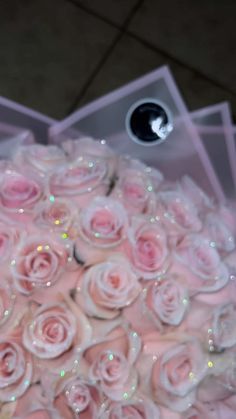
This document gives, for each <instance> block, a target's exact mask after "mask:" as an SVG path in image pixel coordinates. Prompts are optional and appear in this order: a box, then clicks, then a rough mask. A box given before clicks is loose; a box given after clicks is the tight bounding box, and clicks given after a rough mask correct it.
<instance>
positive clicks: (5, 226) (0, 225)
mask: <svg viewBox="0 0 236 419" xmlns="http://www.w3.org/2000/svg"><path fill="white" fill-rule="evenodd" d="M20 235H21V231H20V230H19V228H18V227H16V226H15V225H11V224H9V223H6V222H4V221H2V220H0V261H1V266H2V265H3V263H4V262H6V261H7V262H9V259H10V257H12V253H13V252H14V248H15V246H16V244H17V243H18V241H19V240H20Z"/></svg>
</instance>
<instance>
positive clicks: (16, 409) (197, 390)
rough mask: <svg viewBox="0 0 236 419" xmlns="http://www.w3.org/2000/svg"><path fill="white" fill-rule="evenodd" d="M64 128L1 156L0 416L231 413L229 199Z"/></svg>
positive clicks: (235, 353) (161, 418) (59, 418)
mask: <svg viewBox="0 0 236 419" xmlns="http://www.w3.org/2000/svg"><path fill="white" fill-rule="evenodd" d="M72 138H73V133H72V134H71V137H70V136H68V139H66V138H63V141H62V142H61V144H60V145H58V144H57V145H56V144H53V145H52V144H51V145H49V146H46V145H43V144H39V143H32V144H28V145H25V144H23V145H19V146H18V147H16V148H14V150H12V152H11V156H10V158H9V159H8V160H7V159H5V160H4V161H2V163H1V164H0V268H1V269H0V272H1V281H0V419H10V418H12V419H235V418H236V282H235V281H236V279H235V278H236V245H235V243H236V217H235V212H234V210H233V209H232V206H230V205H228V204H227V203H223V202H220V200H219V199H217V198H216V197H215V196H214V195H213V194H212V195H211V194H210V193H209V189H208V188H207V187H206V188H205V189H206V191H207V192H206V191H205V189H204V187H202V185H198V183H197V182H196V181H195V180H194V179H195V178H194V176H193V173H189V170H190V169H189V170H188V171H186V173H185V172H184V170H185V169H184V168H182V167H180V166H181V162H180V166H179V167H177V166H178V165H177V166H176V164H177V163H176V160H178V159H175V157H174V156H172V161H171V164H172V165H173V166H175V170H176V173H178V175H176V176H175V177H174V178H173V176H172V177H170V178H169V177H168V170H169V168H167V170H165V167H164V166H165V165H163V164H162V165H161V162H160V167H159V166H158V164H156V167H155V168H154V167H152V165H151V164H150V165H146V164H145V163H144V162H141V161H140V160H138V158H140V155H139V154H138V155H137V156H136V155H134V154H133V157H134V158H132V157H129V156H127V155H125V156H123V155H119V154H118V153H116V152H115V151H114V150H113V149H112V148H110V147H108V146H107V145H106V142H105V141H104V140H101V141H99V140H96V141H95V140H93V139H92V138H87V137H84V138H81V139H78V138H76V139H72ZM101 138H102V137H101ZM0 149H1V147H0ZM146 150H147V148H146ZM123 151H124V150H123ZM167 151H168V150H167ZM190 151H191V150H190ZM169 152H170V151H168V153H169ZM175 152H177V149H176V150H175ZM123 154H124V153H123ZM144 154H145V153H144ZM150 154H151V153H150ZM131 155H132V153H131ZM191 158H192V157H191V152H189V162H190V166H191V164H192V163H191V162H192V160H191ZM144 161H145V156H144ZM153 161H154V160H153ZM182 163H183V167H184V165H185V163H186V161H185V160H184V161H183V162H182ZM167 166H168V164H167ZM163 169H164V170H163ZM182 169H183V170H182Z"/></svg>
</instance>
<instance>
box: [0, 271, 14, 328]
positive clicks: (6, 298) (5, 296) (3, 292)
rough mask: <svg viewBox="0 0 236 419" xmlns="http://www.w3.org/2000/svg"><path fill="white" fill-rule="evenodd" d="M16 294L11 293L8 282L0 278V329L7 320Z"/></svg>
mask: <svg viewBox="0 0 236 419" xmlns="http://www.w3.org/2000/svg"><path fill="white" fill-rule="evenodd" d="M15 298H16V296H15V295H14V294H13V292H12V289H11V287H10V285H9V283H8V282H7V281H6V280H4V279H3V278H1V282H0V330H2V326H3V325H5V323H6V322H7V321H8V319H9V317H10V316H11V314H12V312H13V308H14V303H15Z"/></svg>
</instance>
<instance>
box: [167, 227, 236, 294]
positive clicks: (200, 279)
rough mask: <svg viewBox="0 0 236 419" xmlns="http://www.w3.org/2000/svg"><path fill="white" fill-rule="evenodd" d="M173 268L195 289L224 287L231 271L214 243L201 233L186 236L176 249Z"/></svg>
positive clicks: (213, 289) (209, 290) (205, 290)
mask: <svg viewBox="0 0 236 419" xmlns="http://www.w3.org/2000/svg"><path fill="white" fill-rule="evenodd" d="M174 257H175V260H176V263H174V265H173V267H172V268H171V270H172V271H173V272H175V273H179V274H180V275H182V276H183V278H184V280H185V283H186V285H187V286H188V287H189V288H190V289H191V290H193V291H198V292H213V291H217V290H219V289H221V288H223V287H224V286H225V285H226V284H227V282H228V280H229V272H228V269H227V267H226V265H225V264H224V262H223V261H222V260H221V258H220V255H219V253H218V252H217V250H216V248H215V247H214V246H212V243H211V242H210V241H209V240H208V239H207V238H205V237H203V236H201V235H200V234H190V235H189V236H186V237H185V238H184V239H183V240H182V241H181V242H180V243H179V244H178V245H177V246H176V249H175V253H174Z"/></svg>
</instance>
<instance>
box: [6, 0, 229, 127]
mask: <svg viewBox="0 0 236 419" xmlns="http://www.w3.org/2000/svg"><path fill="white" fill-rule="evenodd" d="M235 18H236V1H235V0H225V1H220V0H208V1H205V0H198V1H197V0H191V1H190V0H175V1H174V0H172V1H164V0H162V1H161V0H8V1H7V2H1V3H0V63H1V65H0V95H2V96H5V97H8V98H10V99H12V100H15V101H17V102H20V103H22V104H24V105H26V106H29V107H32V108H34V109H36V110H38V111H40V112H43V113H45V114H48V115H50V116H52V117H54V118H58V119H59V118H63V117H64V116H66V115H68V114H69V113H70V112H71V111H73V110H74V109H76V108H78V107H79V106H81V105H83V104H85V103H87V102H89V101H91V100H93V99H95V98H97V97H99V96H100V95H102V94H104V93H107V92H109V91H110V90H112V89H114V88H117V87H119V86H121V85H122V84H124V83H127V82H129V81H131V80H133V79H134V78H136V77H139V76H141V75H143V74H145V73H147V72H149V71H151V70H153V69H155V68H157V67H159V66H161V65H164V64H168V65H169V66H170V69H171V70H172V72H173V74H174V77H175V78H176V80H177V83H178V84H179V86H180V88H181V90H182V93H183V95H184V97H185V99H186V102H187V105H188V106H189V108H190V109H197V108H199V107H203V106H206V105H209V104H211V103H216V102H221V101H225V100H227V101H230V103H231V106H232V110H233V114H234V116H235V117H236V77H235V74H236V72H235V70H236V31H235Z"/></svg>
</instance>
